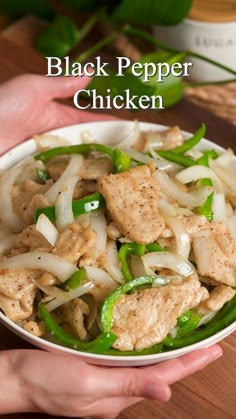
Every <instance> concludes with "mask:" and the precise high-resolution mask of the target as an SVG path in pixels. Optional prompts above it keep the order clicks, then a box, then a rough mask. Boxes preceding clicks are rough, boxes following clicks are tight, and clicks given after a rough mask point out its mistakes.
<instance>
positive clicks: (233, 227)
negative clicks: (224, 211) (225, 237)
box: [227, 214, 236, 240]
mask: <svg viewBox="0 0 236 419" xmlns="http://www.w3.org/2000/svg"><path fill="white" fill-rule="evenodd" d="M227 225H228V228H229V231H230V233H231V235H232V237H233V238H234V240H236V214H234V215H231V216H230V217H228V218H227Z"/></svg>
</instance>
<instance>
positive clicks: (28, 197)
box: [12, 180, 52, 225]
mask: <svg viewBox="0 0 236 419" xmlns="http://www.w3.org/2000/svg"><path fill="white" fill-rule="evenodd" d="M51 185H52V181H51V180H49V181H47V183H46V184H45V185H40V184H39V183H36V182H34V181H33V180H25V181H24V182H23V183H21V184H20V185H17V186H14V187H13V188H12V200H13V207H14V211H15V212H16V214H17V215H18V217H19V218H20V219H21V220H22V221H23V222H24V223H25V224H27V225H30V224H33V222H34V212H35V210H36V209H37V208H42V207H48V206H49V203H48V201H47V199H46V198H45V197H44V195H43V194H44V193H45V192H46V191H47V190H48V189H49V188H50V186H51Z"/></svg>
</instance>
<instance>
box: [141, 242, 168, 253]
mask: <svg viewBox="0 0 236 419" xmlns="http://www.w3.org/2000/svg"><path fill="white" fill-rule="evenodd" d="M164 250H165V249H164V247H162V246H160V245H159V244H158V243H149V244H146V253H152V252H164Z"/></svg>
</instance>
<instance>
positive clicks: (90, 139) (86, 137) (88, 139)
mask: <svg viewBox="0 0 236 419" xmlns="http://www.w3.org/2000/svg"><path fill="white" fill-rule="evenodd" d="M80 140H81V143H82V144H91V143H97V141H96V139H95V138H94V136H93V134H92V133H91V131H82V132H81V133H80Z"/></svg>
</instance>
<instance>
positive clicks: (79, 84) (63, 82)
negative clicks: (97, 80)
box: [44, 75, 91, 99]
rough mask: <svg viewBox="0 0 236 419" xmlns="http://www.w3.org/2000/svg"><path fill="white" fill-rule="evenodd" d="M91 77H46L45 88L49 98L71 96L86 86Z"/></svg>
mask: <svg viewBox="0 0 236 419" xmlns="http://www.w3.org/2000/svg"><path fill="white" fill-rule="evenodd" d="M90 81H91V77H89V76H85V75H84V76H82V77H73V76H70V77H65V76H61V77H44V84H45V89H47V97H48V99H63V98H68V97H71V96H73V95H74V94H75V92H76V91H77V90H79V89H83V88H84V87H86V86H87V85H88V84H89V82H90Z"/></svg>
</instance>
